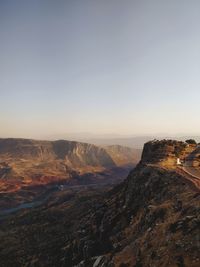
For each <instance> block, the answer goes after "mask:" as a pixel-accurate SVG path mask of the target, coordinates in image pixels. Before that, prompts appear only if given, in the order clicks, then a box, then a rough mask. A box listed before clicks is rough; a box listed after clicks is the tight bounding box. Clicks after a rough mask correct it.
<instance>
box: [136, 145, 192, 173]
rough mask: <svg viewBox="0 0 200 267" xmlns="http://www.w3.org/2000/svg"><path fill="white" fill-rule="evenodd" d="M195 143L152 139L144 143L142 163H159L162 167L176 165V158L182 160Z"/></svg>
mask: <svg viewBox="0 0 200 267" xmlns="http://www.w3.org/2000/svg"><path fill="white" fill-rule="evenodd" d="M196 147H197V145H195V144H187V143H185V142H182V141H176V140H162V141H158V140H153V141H150V142H147V143H146V144H145V145H144V149H143V152H142V159H141V162H142V163H148V164H159V165H160V166H163V167H170V168H171V167H176V166H177V158H179V159H180V160H184V159H185V158H186V157H187V156H188V155H189V154H191V153H192V152H193V151H194V150H195V149H196Z"/></svg>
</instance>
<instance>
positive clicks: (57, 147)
mask: <svg viewBox="0 0 200 267" xmlns="http://www.w3.org/2000/svg"><path fill="white" fill-rule="evenodd" d="M0 156H1V157H5V156H6V157H8V158H14V159H25V160H40V161H48V160H64V161H65V162H66V163H67V164H68V165H69V166H71V167H84V166H102V167H114V166H115V163H114V162H113V160H112V158H111V157H110V156H109V155H108V153H107V152H106V151H105V149H103V148H100V147H97V146H95V145H91V144H86V143H80V142H73V141H65V140H58V141H52V142H51V141H36V140H29V139H0Z"/></svg>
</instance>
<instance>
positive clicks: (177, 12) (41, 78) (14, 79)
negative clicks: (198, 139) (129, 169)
mask: <svg viewBox="0 0 200 267" xmlns="http://www.w3.org/2000/svg"><path fill="white" fill-rule="evenodd" d="M199 14H200V1H199V0H196V1H195V0H167V1H166V0H146V1H145V0H56V1H55V0H46V1H45V0H24V1H23V0H17V1H16V0H0V136H1V137H6V136H12V137H33V138H34V137H37V138H40V137H45V136H50V135H58V136H59V134H63V133H80V132H89V133H95V134H112V133H115V134H122V135H132V134H134V135H137V134H142V135H146V134H154V133H168V134H176V133H184V134H200V124H199V122H198V119H199V117H200V105H199V101H200V16H199Z"/></svg>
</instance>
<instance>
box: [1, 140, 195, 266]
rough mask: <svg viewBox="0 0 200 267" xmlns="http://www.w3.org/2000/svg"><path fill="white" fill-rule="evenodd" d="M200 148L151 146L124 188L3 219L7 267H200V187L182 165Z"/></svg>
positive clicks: (67, 194)
mask: <svg viewBox="0 0 200 267" xmlns="http://www.w3.org/2000/svg"><path fill="white" fill-rule="evenodd" d="M197 148H198V145H193V144H188V143H185V142H178V141H175V140H162V141H158V140H153V141H150V142H148V143H146V144H145V146H144V149H143V153H142V158H141V161H140V162H139V163H138V164H137V166H136V167H135V168H134V169H133V170H132V171H130V173H129V175H128V177H127V178H126V179H125V180H124V181H121V182H120V183H119V184H118V185H115V186H113V185H110V186H109V187H106V188H105V187H100V186H97V187H87V189H86V190H85V189H83V188H65V189H64V190H61V191H55V192H52V193H51V195H50V197H49V199H48V201H47V202H45V203H44V204H43V205H42V206H39V207H33V208H32V209H26V208H25V209H23V210H21V211H20V212H17V213H15V214H11V215H9V216H8V217H6V218H4V219H3V220H2V221H1V230H0V238H1V242H0V265H1V266H3V267H7V266H10V267H12V266H13V267H14V266H15V267H18V266H19V267H21V266H35V267H42V266H63V267H65V266H66V267H70V266H73V267H75V266H76V267H103V266H104V267H124V266H126V267H149V266H151V267H153V266H155V267H168V266H171V267H198V266H199V264H200V258H199V255H200V216H199V214H200V188H199V187H198V185H195V182H194V180H192V177H191V176H190V175H189V176H190V177H188V176H187V174H186V173H185V172H184V170H182V168H183V166H179V165H177V162H178V161H177V159H180V160H181V161H186V159H188V157H189V158H191V154H192V153H193V152H194V151H195V150H196V149H197ZM192 162H194V157H192ZM194 167H195V168H196V169H197V170H198V168H199V167H198V166H197V164H194ZM179 168H180V169H181V170H182V172H180V171H179Z"/></svg>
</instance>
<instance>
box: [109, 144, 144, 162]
mask: <svg viewBox="0 0 200 267" xmlns="http://www.w3.org/2000/svg"><path fill="white" fill-rule="evenodd" d="M105 149H106V151H107V153H108V154H109V155H110V156H111V158H112V159H113V161H114V162H115V164H116V165H117V166H126V165H127V166H135V165H136V164H137V163H138V162H139V161H140V159H141V154H142V150H141V149H134V148H130V147H124V146H120V145H112V146H107V147H105Z"/></svg>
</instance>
